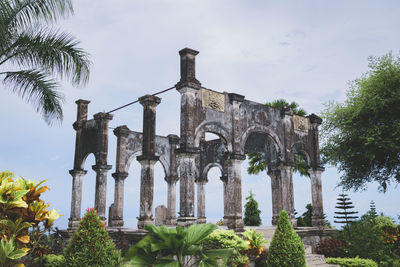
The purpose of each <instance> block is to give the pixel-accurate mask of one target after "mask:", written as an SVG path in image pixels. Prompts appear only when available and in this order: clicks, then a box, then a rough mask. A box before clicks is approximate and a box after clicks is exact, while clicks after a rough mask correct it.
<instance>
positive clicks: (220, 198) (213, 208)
mask: <svg viewBox="0 0 400 267" xmlns="http://www.w3.org/2000/svg"><path fill="white" fill-rule="evenodd" d="M221 176H222V172H221V169H220V168H219V167H217V166H215V167H212V168H210V169H209V171H208V172H207V180H208V182H207V184H206V185H205V199H206V201H205V215H206V218H207V222H211V223H217V222H219V221H221V220H223V217H224V185H223V182H222V181H221Z"/></svg>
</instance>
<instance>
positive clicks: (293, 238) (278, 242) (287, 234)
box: [267, 210, 306, 267]
mask: <svg viewBox="0 0 400 267" xmlns="http://www.w3.org/2000/svg"><path fill="white" fill-rule="evenodd" d="M267 266H269V267H281V266H293V267H305V266H306V259H305V250H304V245H303V243H302V242H301V239H300V237H299V236H298V234H297V233H296V232H295V231H294V229H293V226H292V224H291V223H290V221H289V216H288V215H287V213H286V212H285V211H284V210H282V211H281V213H280V214H279V219H278V224H277V226H276V229H275V233H274V236H273V238H272V241H271V245H270V247H269V251H268V259H267Z"/></svg>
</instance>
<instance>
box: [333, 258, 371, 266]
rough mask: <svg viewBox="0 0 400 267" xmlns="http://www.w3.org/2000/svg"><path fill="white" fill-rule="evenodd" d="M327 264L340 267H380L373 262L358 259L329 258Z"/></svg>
mask: <svg viewBox="0 0 400 267" xmlns="http://www.w3.org/2000/svg"><path fill="white" fill-rule="evenodd" d="M326 263H328V264H338V265H340V267H378V264H377V263H376V262H374V261H373V260H369V259H360V258H358V257H356V258H327V259H326Z"/></svg>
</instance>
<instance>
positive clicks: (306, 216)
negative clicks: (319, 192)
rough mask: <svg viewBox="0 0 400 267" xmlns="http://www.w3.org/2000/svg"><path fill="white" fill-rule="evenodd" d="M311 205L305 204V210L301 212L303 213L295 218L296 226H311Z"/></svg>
mask: <svg viewBox="0 0 400 267" xmlns="http://www.w3.org/2000/svg"><path fill="white" fill-rule="evenodd" d="M312 210H313V208H312V205H311V204H307V205H306V212H304V213H303V215H301V216H299V217H298V218H297V226H298V227H311V226H312V221H311V217H312Z"/></svg>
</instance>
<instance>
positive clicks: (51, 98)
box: [0, 70, 64, 124]
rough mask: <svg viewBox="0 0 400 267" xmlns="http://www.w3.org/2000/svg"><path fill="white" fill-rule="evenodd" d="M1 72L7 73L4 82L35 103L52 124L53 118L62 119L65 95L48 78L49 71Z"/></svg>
mask: <svg viewBox="0 0 400 267" xmlns="http://www.w3.org/2000/svg"><path fill="white" fill-rule="evenodd" d="M0 74H5V75H6V77H5V78H4V80H3V83H4V84H5V85H9V86H11V87H12V91H13V92H15V93H17V94H18V95H20V96H21V97H22V98H23V99H24V100H25V101H26V102H28V103H30V104H32V105H34V107H35V108H36V111H37V112H39V113H41V114H42V117H43V119H44V120H45V121H46V122H47V123H48V124H51V122H52V120H53V119H56V120H59V121H61V120H62V118H63V113H62V109H61V102H63V101H64V100H63V95H62V94H61V93H60V92H58V90H57V89H58V86H57V84H56V83H55V82H54V81H52V80H49V79H48V78H47V77H48V74H47V73H44V72H42V71H38V70H21V71H14V72H3V73H0Z"/></svg>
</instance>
